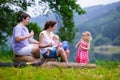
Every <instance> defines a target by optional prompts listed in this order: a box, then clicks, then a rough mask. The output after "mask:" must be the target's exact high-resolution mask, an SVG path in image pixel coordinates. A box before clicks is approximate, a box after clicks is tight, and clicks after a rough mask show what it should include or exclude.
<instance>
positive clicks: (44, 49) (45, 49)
mask: <svg viewBox="0 0 120 80" xmlns="http://www.w3.org/2000/svg"><path fill="white" fill-rule="evenodd" d="M41 34H43V35H44V41H43V43H42V45H45V46H46V45H49V44H50V43H51V42H53V39H52V38H53V35H54V33H53V32H50V36H48V34H47V32H46V31H42V32H41V33H40V35H41ZM48 48H49V47H46V48H40V53H41V54H44V53H45V52H47V50H48Z"/></svg>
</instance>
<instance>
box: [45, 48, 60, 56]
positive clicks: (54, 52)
mask: <svg viewBox="0 0 120 80" xmlns="http://www.w3.org/2000/svg"><path fill="white" fill-rule="evenodd" d="M46 54H47V52H45V53H44V54H43V57H44V58H57V57H58V56H57V53H56V48H54V49H52V50H50V54H49V55H48V56H47V55H46Z"/></svg>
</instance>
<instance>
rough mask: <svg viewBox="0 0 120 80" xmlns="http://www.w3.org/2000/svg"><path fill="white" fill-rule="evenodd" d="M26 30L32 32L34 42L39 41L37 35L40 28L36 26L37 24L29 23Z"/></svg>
mask: <svg viewBox="0 0 120 80" xmlns="http://www.w3.org/2000/svg"><path fill="white" fill-rule="evenodd" d="M28 29H29V30H33V31H34V38H35V39H36V40H39V33H40V32H41V31H42V30H41V29H40V27H39V26H38V25H37V23H29V24H28Z"/></svg>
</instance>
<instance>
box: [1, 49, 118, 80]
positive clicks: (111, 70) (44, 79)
mask: <svg viewBox="0 0 120 80" xmlns="http://www.w3.org/2000/svg"><path fill="white" fill-rule="evenodd" d="M11 59H12V52H11V51H8V52H6V54H4V52H1V53H0V61H2V62H10V61H11ZM96 65H97V66H96V68H83V69H74V68H61V67H55V68H43V67H34V66H25V67H22V68H20V67H19V68H15V67H0V79H1V80H120V62H107V63H106V62H103V61H96Z"/></svg>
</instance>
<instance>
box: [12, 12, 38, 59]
mask: <svg viewBox="0 0 120 80" xmlns="http://www.w3.org/2000/svg"><path fill="white" fill-rule="evenodd" d="M29 21H30V16H29V15H28V14H27V13H23V14H21V16H20V23H19V24H17V25H16V26H15V27H14V29H13V36H12V37H13V51H14V53H15V60H16V59H17V57H20V56H33V57H35V58H40V52H39V42H38V41H36V40H35V39H33V38H32V37H33V36H34V32H33V31H31V32H30V33H29V31H28V28H27V26H26V25H27V24H28V23H29ZM24 60H25V61H31V60H29V58H28V59H27V58H26V57H24V58H23V57H21V58H19V60H17V61H24Z"/></svg>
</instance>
